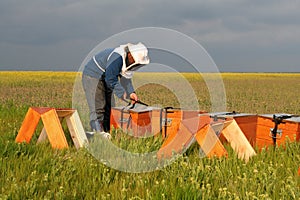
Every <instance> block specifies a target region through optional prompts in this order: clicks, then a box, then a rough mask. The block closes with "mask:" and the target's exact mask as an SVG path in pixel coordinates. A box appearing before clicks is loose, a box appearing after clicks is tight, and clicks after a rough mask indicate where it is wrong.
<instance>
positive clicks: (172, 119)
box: [162, 109, 203, 137]
mask: <svg viewBox="0 0 300 200" xmlns="http://www.w3.org/2000/svg"><path fill="white" fill-rule="evenodd" d="M202 114H203V111H198V110H181V109H167V110H166V109H164V110H163V111H162V135H163V137H167V136H168V135H169V134H176V133H177V132H178V130H179V127H180V123H181V122H182V121H183V120H187V119H194V120H192V121H194V123H195V124H196V125H198V121H199V119H200V115H202ZM189 121H191V120H189Z"/></svg>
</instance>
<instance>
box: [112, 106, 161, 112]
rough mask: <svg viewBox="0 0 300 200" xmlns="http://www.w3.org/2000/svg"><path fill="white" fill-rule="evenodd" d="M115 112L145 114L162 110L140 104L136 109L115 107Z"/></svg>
mask: <svg viewBox="0 0 300 200" xmlns="http://www.w3.org/2000/svg"><path fill="white" fill-rule="evenodd" d="M113 109H115V110H120V111H121V110H123V111H124V112H135V113H143V112H149V111H152V110H160V109H161V108H158V107H152V106H144V105H140V104H136V105H135V106H134V108H130V106H125V107H124V106H119V107H113Z"/></svg>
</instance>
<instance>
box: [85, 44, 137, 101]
mask: <svg viewBox="0 0 300 200" xmlns="http://www.w3.org/2000/svg"><path fill="white" fill-rule="evenodd" d="M114 50H115V49H105V50H104V51H101V52H99V53H98V54H96V55H95V56H94V58H92V59H91V60H90V61H89V62H88V63H87V64H86V65H85V67H84V70H83V75H86V76H90V77H93V78H97V79H99V80H100V79H102V78H103V77H102V75H104V77H105V78H104V79H105V82H106V85H107V87H108V88H110V89H112V90H113V91H114V93H115V94H116V95H117V96H118V97H119V98H122V97H123V94H124V93H125V92H126V94H127V95H129V94H131V93H133V92H134V89H133V86H132V81H131V79H129V78H125V77H123V76H122V75H121V72H122V67H123V65H124V55H123V56H122V55H120V54H119V53H117V52H115V51H114ZM94 59H95V60H94ZM95 61H96V62H95Z"/></svg>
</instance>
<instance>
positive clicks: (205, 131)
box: [195, 124, 228, 157]
mask: <svg viewBox="0 0 300 200" xmlns="http://www.w3.org/2000/svg"><path fill="white" fill-rule="evenodd" d="M195 138H196V140H197V142H198V144H199V145H200V147H201V149H202V150H203V152H204V153H205V155H206V156H208V157H214V156H217V157H222V156H227V155H228V153H227V151H226V149H225V148H224V146H223V145H222V143H221V141H220V140H219V138H218V136H217V135H216V133H215V131H214V130H213V129H212V127H211V126H210V125H209V124H207V125H205V126H204V127H203V128H201V129H200V130H199V131H198V132H197V133H196V135H195Z"/></svg>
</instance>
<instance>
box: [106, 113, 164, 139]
mask: <svg viewBox="0 0 300 200" xmlns="http://www.w3.org/2000/svg"><path fill="white" fill-rule="evenodd" d="M110 125H111V126H113V127H114V128H121V129H123V130H124V131H127V132H128V133H130V134H132V135H133V136H135V137H147V136H150V135H156V134H158V133H160V131H161V109H159V108H154V107H147V108H144V109H124V107H113V108H112V109H111V117H110Z"/></svg>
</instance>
